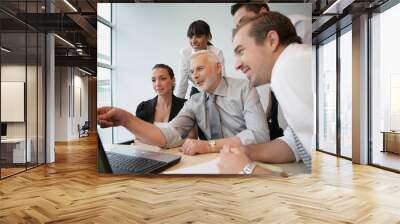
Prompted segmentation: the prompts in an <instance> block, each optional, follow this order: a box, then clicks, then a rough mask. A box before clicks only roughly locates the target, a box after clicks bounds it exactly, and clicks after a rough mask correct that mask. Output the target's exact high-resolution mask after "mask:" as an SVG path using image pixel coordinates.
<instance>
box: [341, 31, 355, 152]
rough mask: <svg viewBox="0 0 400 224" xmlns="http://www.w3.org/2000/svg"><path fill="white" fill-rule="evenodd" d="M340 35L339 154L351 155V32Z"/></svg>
mask: <svg viewBox="0 0 400 224" xmlns="http://www.w3.org/2000/svg"><path fill="white" fill-rule="evenodd" d="M348 28H349V29H348V30H347V32H346V31H344V33H343V34H342V35H341V36H340V155H342V156H345V157H348V158H351V156H352V148H351V141H352V125H351V124H352V96H353V94H352V86H351V85H352V77H353V76H352V74H353V72H352V49H351V48H352V34H351V26H349V27H348Z"/></svg>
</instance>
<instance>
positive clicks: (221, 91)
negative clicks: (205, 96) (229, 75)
mask: <svg viewBox="0 0 400 224" xmlns="http://www.w3.org/2000/svg"><path fill="white" fill-rule="evenodd" d="M227 92H228V84H227V82H226V79H225V77H221V80H220V81H219V83H218V86H217V88H216V89H215V90H214V92H213V94H214V95H218V96H226V95H227Z"/></svg>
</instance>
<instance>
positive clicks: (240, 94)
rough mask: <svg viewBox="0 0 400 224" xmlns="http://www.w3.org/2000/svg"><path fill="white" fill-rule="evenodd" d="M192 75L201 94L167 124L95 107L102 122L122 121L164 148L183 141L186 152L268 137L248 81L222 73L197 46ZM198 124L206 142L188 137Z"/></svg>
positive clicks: (215, 60) (213, 57)
mask: <svg viewBox="0 0 400 224" xmlns="http://www.w3.org/2000/svg"><path fill="white" fill-rule="evenodd" d="M191 70H192V79H193V80H194V82H195V84H196V85H197V87H198V88H199V89H200V90H201V92H200V93H197V94H195V95H193V96H192V97H191V98H190V99H189V100H188V101H187V102H186V104H185V105H184V107H183V108H182V110H181V111H180V112H179V114H178V115H177V116H176V117H175V118H174V119H173V120H172V121H170V122H169V123H168V127H156V126H154V125H152V124H149V123H146V122H144V121H142V120H140V119H139V118H137V117H135V116H133V115H132V114H130V113H129V112H127V111H125V110H122V109H119V108H111V107H103V108H99V109H98V123H99V124H100V126H101V127H112V126H119V125H121V126H123V127H125V128H127V129H128V130H129V131H131V132H132V133H133V134H135V136H136V137H137V138H138V139H139V140H140V141H142V142H144V143H147V144H152V145H157V146H161V147H166V148H172V147H177V146H181V145H182V151H183V153H185V154H189V155H195V154H202V153H209V152H218V151H219V150H220V148H222V146H223V145H226V144H228V145H231V146H239V145H248V144H257V143H264V142H266V141H268V128H267V125H266V121H265V118H264V112H263V110H262V106H261V102H260V99H259V96H258V94H257V91H256V90H255V88H254V87H252V86H251V85H250V83H249V82H248V81H246V80H239V79H233V78H228V77H223V76H222V75H221V64H220V63H219V62H218V56H217V55H215V54H214V53H212V52H210V51H207V50H201V51H198V52H196V53H194V54H193V55H192V57H191ZM195 124H197V126H198V127H199V128H200V129H201V130H202V131H203V132H204V133H205V135H206V136H207V139H208V141H206V140H194V139H186V140H185V141H183V139H185V138H186V137H187V135H188V134H189V132H190V130H192V128H193V127H194V126H195Z"/></svg>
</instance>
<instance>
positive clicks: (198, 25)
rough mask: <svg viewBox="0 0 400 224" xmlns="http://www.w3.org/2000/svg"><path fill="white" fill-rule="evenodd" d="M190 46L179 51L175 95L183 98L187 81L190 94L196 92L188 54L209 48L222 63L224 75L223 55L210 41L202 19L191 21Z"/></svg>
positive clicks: (206, 25) (207, 26)
mask: <svg viewBox="0 0 400 224" xmlns="http://www.w3.org/2000/svg"><path fill="white" fill-rule="evenodd" d="M187 37H188V38H189V43H190V47H187V48H184V49H182V51H181V55H180V59H179V72H180V81H179V84H178V88H177V91H176V95H177V96H178V97H180V98H185V96H186V92H187V89H188V85H189V81H190V82H191V84H192V89H191V92H190V96H192V95H193V94H195V93H198V92H199V91H198V89H197V88H196V87H195V85H194V82H193V81H192V77H191V74H190V56H191V55H192V54H193V53H194V52H196V51H199V50H209V51H212V52H213V53H215V54H216V55H218V59H219V62H220V63H221V65H222V75H225V65H224V56H223V54H222V51H221V50H220V49H218V48H216V47H214V45H213V44H212V43H211V42H210V41H211V38H212V35H211V31H210V26H209V25H208V24H207V23H206V22H204V21H203V20H196V21H194V22H192V23H191V24H190V26H189V28H188V30H187Z"/></svg>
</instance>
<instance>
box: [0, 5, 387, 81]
mask: <svg viewBox="0 0 400 224" xmlns="http://www.w3.org/2000/svg"><path fill="white" fill-rule="evenodd" d="M387 1H388V0H291V1H288V0H286V1H284V0H271V1H268V2H269V3H312V21H313V43H317V42H318V41H320V40H321V39H323V38H326V37H327V36H329V35H331V34H332V33H334V32H335V30H336V29H337V27H339V26H338V25H337V24H338V23H337V21H338V20H341V21H344V22H341V23H340V26H346V21H348V22H347V23H351V18H352V17H353V16H357V15H358V14H360V13H362V12H365V11H366V10H372V9H374V8H376V7H378V6H380V5H382V4H383V3H385V2H387ZM97 2H163V3H166V2H210V3H211V2H226V3H228V2H229V3H233V2H260V1H231V0H230V1H224V0H218V1H215V0H198V1H196V0H194V1H184V0H182V1H179V0H175V1H169V0H139V1H138V0H136V1H132V0H119V1H105V0H103V1H102V0H99V1H97V0H68V1H66V0H47V1H46V0H41V1H40V0H39V1H38V0H23V1H22V0H1V1H0V27H1V30H2V45H3V46H5V43H9V44H8V46H7V47H8V48H13V49H15V50H14V51H13V52H14V54H15V55H16V56H17V55H18V54H21V55H23V54H26V52H25V51H27V52H28V54H29V53H30V52H34V49H35V48H36V46H39V48H40V49H41V48H42V47H43V46H42V45H41V44H40V43H39V45H38V43H36V41H33V40H31V39H32V38H34V37H33V36H29V37H28V40H27V42H28V45H27V46H28V48H27V49H25V48H24V46H25V45H24V44H25V38H24V33H25V30H28V32H31V31H32V32H34V31H35V32H36V31H39V32H54V33H56V34H57V35H58V36H59V37H61V38H62V39H64V40H67V41H68V42H69V43H71V44H72V45H73V46H72V45H71V44H68V43H66V42H65V41H62V40H61V38H58V37H57V38H55V54H56V65H60V66H79V67H81V68H83V69H86V70H88V71H90V72H91V73H93V74H95V73H96V65H97V62H96V61H97V52H96V44H97V43H96V42H97V41H96V38H97V36H96V24H97V14H96V7H97ZM335 2H338V3H335ZM68 3H69V4H68ZM50 11H52V13H49V12H50ZM346 19H347V20H346ZM28 58H29V56H28Z"/></svg>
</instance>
